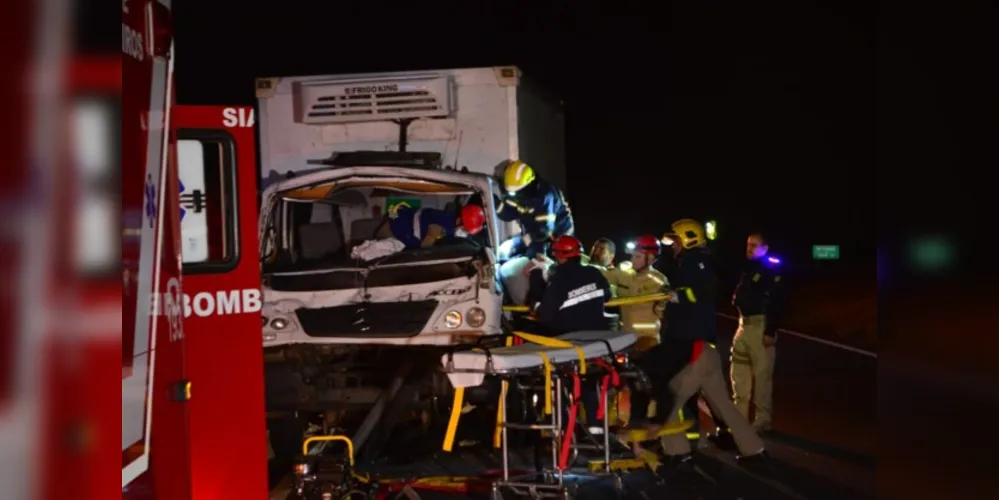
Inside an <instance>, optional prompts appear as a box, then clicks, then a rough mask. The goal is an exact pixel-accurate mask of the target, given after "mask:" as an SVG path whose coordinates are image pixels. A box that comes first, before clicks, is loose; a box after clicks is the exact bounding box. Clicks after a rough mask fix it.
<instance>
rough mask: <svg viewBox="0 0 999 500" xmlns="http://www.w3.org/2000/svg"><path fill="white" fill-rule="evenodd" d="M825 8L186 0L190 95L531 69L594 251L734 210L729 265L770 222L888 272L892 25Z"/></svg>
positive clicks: (725, 247) (581, 227)
mask: <svg viewBox="0 0 999 500" xmlns="http://www.w3.org/2000/svg"><path fill="white" fill-rule="evenodd" d="M825 3H826V4H828V5H819V4H818V2H815V1H786V0H781V1H775V2H713V1H696V2H690V1H684V2H673V3H669V2H667V3H658V2H643V3H637V2H623V1H622V2H596V1H585V0H577V1H568V0H564V1H545V0H538V1H536V2H510V1H508V2H489V1H480V2H471V1H465V2H448V1H439V2H384V1H381V0H368V1H365V2H361V3H349V2H295V1H286V2H280V3H270V2H260V3H254V2H234V1H230V0H212V1H207V0H176V1H175V2H174V6H175V27H176V44H177V62H176V82H177V98H178V101H179V102H180V103H184V104H254V95H253V79H254V78H255V77H257V76H282V75H303V74H329V73H347V72H364V71H390V70H411V69H436V68H448V67H472V66H492V65H505V64H515V65H517V66H519V67H521V68H522V69H523V70H524V72H525V73H527V74H529V75H530V76H532V77H534V78H536V79H538V80H540V81H541V82H542V83H543V84H544V85H545V86H547V87H548V88H550V89H551V90H552V91H553V92H555V93H556V94H559V95H561V96H562V97H563V100H564V105H565V113H566V124H567V125H566V127H567V131H566V139H567V147H568V151H567V161H568V179H569V180H568V189H567V194H568V196H569V199H570V203H571V204H572V207H573V211H574V214H575V216H576V227H577V231H578V235H579V236H580V237H581V238H582V239H583V240H584V242H586V243H587V244H589V242H591V241H593V239H595V238H596V237H598V236H609V237H611V238H614V239H615V240H617V241H619V242H623V241H626V240H627V239H629V238H632V237H634V236H636V235H638V234H641V233H655V234H657V235H658V234H661V233H662V232H664V231H665V230H666V228H667V227H668V224H669V222H671V221H672V220H675V219H677V218H680V217H687V216H689V217H695V218H699V219H701V220H709V219H714V220H717V221H718V226H719V240H718V241H717V242H715V245H716V251H717V252H718V253H719V254H720V257H722V261H723V262H725V263H728V264H729V267H731V266H734V265H735V263H736V262H737V259H738V258H739V256H740V255H741V252H742V246H743V240H744V238H745V235H746V234H747V233H748V232H749V231H753V230H763V231H765V232H767V233H768V235H769V236H770V239H771V240H772V242H773V244H772V246H773V247H774V249H775V251H776V252H778V253H780V254H781V255H782V256H784V257H785V260H787V261H789V262H790V264H789V265H793V266H795V267H796V268H797V269H798V270H808V271H814V270H816V269H815V267H814V265H815V263H813V262H811V245H813V244H839V245H841V248H842V256H843V260H842V261H841V262H839V263H834V264H826V265H825V267H826V268H825V269H824V270H826V271H831V272H835V273H843V272H848V271H852V272H859V273H864V274H867V275H871V274H872V273H873V272H874V268H875V229H874V228H875V223H874V207H875V205H874V199H873V192H874V167H873V158H872V156H873V155H872V148H873V141H874V121H873V119H872V114H873V113H872V110H873V107H872V106H873V89H872V88H871V87H872V81H871V76H870V75H871V73H870V71H872V64H871V63H873V58H874V56H873V53H872V52H871V48H872V47H873V44H874V41H873V35H872V32H871V30H870V26H865V25H864V24H863V23H860V22H858V21H856V19H857V18H858V16H854V15H852V14H851V13H850V12H844V11H842V10H841V9H843V8H845V6H841V5H840V2H825ZM390 4H392V5H393V6H390ZM494 4H495V5H494ZM527 160H528V161H530V159H527Z"/></svg>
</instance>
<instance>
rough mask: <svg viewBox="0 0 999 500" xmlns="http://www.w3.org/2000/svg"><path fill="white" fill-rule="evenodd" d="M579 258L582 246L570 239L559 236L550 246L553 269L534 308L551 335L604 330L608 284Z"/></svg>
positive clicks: (605, 327)
mask: <svg viewBox="0 0 999 500" xmlns="http://www.w3.org/2000/svg"><path fill="white" fill-rule="evenodd" d="M582 255H583V244H582V243H581V242H580V241H579V240H578V239H576V238H575V237H573V236H565V235H563V236H559V237H558V238H556V239H555V242H554V243H553V244H552V256H554V257H555V262H556V266H555V269H554V272H553V273H552V276H551V278H550V279H549V280H548V286H546V287H545V291H544V293H543V294H542V295H541V302H540V303H539V304H537V305H536V307H537V318H538V322H540V323H541V324H542V325H543V326H544V327H545V328H546V329H548V330H550V331H551V332H552V333H556V334H559V333H566V332H574V331H580V330H606V329H607V320H606V319H605V318H604V303H606V302H607V301H608V300H610V284H609V283H607V278H604V275H603V273H601V272H600V270H599V269H597V268H595V267H592V266H585V265H583V263H582Z"/></svg>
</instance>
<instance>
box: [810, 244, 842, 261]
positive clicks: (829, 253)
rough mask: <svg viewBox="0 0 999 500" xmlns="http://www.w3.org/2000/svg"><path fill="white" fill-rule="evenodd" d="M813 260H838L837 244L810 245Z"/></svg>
mask: <svg viewBox="0 0 999 500" xmlns="http://www.w3.org/2000/svg"><path fill="white" fill-rule="evenodd" d="M812 259H813V260H839V245H812Z"/></svg>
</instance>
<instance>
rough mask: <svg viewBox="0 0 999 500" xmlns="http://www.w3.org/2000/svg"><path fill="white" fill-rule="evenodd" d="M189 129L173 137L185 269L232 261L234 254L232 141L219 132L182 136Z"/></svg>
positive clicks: (222, 264) (234, 258)
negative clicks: (175, 141)
mask: <svg viewBox="0 0 999 500" xmlns="http://www.w3.org/2000/svg"><path fill="white" fill-rule="evenodd" d="M192 134H194V132H190V133H185V134H182V135H181V137H182V138H181V139H180V140H178V141H177V168H178V173H179V180H180V186H179V188H180V237H181V256H182V258H183V262H184V270H185V272H189V271H197V270H198V269H200V268H205V269H207V268H214V267H218V266H226V265H231V264H233V263H234V262H235V260H236V255H237V252H236V250H237V244H236V238H235V235H236V228H235V223H236V220H235V217H234V213H235V161H234V157H233V143H232V141H231V139H228V138H224V139H223V138H219V137H218V136H212V137H206V138H203V139H188V138H186V137H189V136H191V135H192ZM195 135H196V134H195Z"/></svg>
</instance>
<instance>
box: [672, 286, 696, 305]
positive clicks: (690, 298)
mask: <svg viewBox="0 0 999 500" xmlns="http://www.w3.org/2000/svg"><path fill="white" fill-rule="evenodd" d="M676 291H678V292H680V291H682V292H683V293H684V295H686V296H687V301H688V302H690V303H691V304H693V303H696V302H697V296H696V295H694V291H693V290H691V289H690V288H687V287H683V288H677V289H676Z"/></svg>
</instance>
